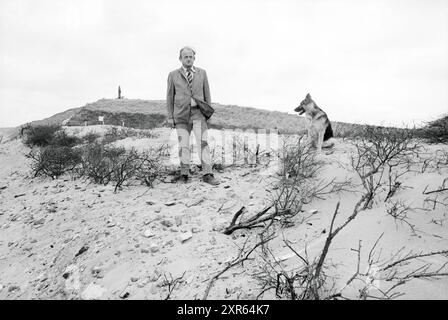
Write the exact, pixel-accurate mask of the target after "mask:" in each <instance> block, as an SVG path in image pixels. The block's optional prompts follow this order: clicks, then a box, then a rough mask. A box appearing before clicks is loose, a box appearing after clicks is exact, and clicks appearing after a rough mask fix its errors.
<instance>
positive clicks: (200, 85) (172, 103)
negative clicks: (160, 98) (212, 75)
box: [166, 67, 212, 124]
mask: <svg viewBox="0 0 448 320" xmlns="http://www.w3.org/2000/svg"><path fill="white" fill-rule="evenodd" d="M195 69H196V72H195V73H194V74H193V81H192V83H191V87H192V91H193V97H194V98H196V99H199V100H201V101H205V102H207V103H208V104H209V105H211V104H212V101H211V100H212V99H211V97H210V88H209V86H208V79H207V73H206V72H205V70H204V69H200V68H198V67H195ZM190 103H191V91H190V88H189V86H188V80H187V76H186V74H184V71H183V69H182V68H180V69H177V70H174V71H172V72H170V74H169V75H168V90H167V95H166V107H167V111H168V119H173V120H174V123H175V124H178V123H183V124H188V121H189V119H190Z"/></svg>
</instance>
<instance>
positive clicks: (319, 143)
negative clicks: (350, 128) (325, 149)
mask: <svg viewBox="0 0 448 320" xmlns="http://www.w3.org/2000/svg"><path fill="white" fill-rule="evenodd" d="M324 133H325V131H322V130H321V131H319V133H318V137H317V153H321V152H322V144H323V143H324Z"/></svg>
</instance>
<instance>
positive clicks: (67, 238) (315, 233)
mask: <svg viewBox="0 0 448 320" xmlns="http://www.w3.org/2000/svg"><path fill="white" fill-rule="evenodd" d="M98 127H99V126H98ZM70 130H74V131H73V132H72V133H76V134H80V135H83V134H85V133H86V130H96V131H98V130H100V129H99V128H91V127H90V128H89V127H86V128H82V127H81V128H70ZM156 132H157V137H155V138H153V139H146V138H145V139H136V138H126V139H124V140H121V141H117V142H116V143H117V144H118V145H124V146H126V147H131V146H134V147H136V148H138V149H145V148H146V147H147V146H151V145H155V144H159V143H167V142H169V131H168V130H167V129H158V130H156ZM220 134H221V133H220V132H219V131H217V130H215V131H214V132H212V133H211V135H212V136H214V137H216V139H215V140H219V137H220ZM440 148H443V146H428V152H429V154H433V153H435V152H436V150H437V149H440ZM445 148H446V146H445ZM350 150H351V149H350V146H349V145H348V144H347V143H345V142H343V141H340V140H337V141H336V146H335V148H334V152H333V153H332V154H330V155H325V156H322V159H323V160H324V161H325V162H326V165H325V168H324V170H323V172H322V173H321V175H322V179H324V180H325V179H327V180H328V181H329V180H331V179H332V178H334V177H335V178H336V179H338V180H343V179H344V178H346V177H350V176H353V177H354V173H353V172H350V171H349V170H348V169H347V168H345V167H344V166H343V164H344V163H345V164H347V163H348V155H349V151H350ZM27 152H28V149H27V148H26V147H25V146H24V145H23V144H22V143H21V142H20V141H19V140H12V141H8V142H6V143H3V144H0V163H1V167H0V299H120V298H121V299H164V298H165V297H166V296H167V294H168V288H167V287H164V286H163V281H164V280H165V279H166V278H167V279H170V278H171V277H172V278H174V279H175V278H177V277H180V276H182V275H183V278H182V280H181V281H180V283H179V285H178V286H177V287H176V288H175V290H173V292H172V293H171V296H170V298H171V299H199V298H201V297H202V296H203V294H204V291H205V288H206V286H207V283H208V281H209V280H210V278H211V277H212V276H213V275H215V274H216V273H218V272H219V271H221V270H222V269H223V268H224V267H225V265H226V263H227V262H229V261H230V260H231V259H232V258H234V257H235V255H236V254H237V252H238V248H239V247H240V246H242V244H243V243H244V242H245V241H246V239H248V238H251V237H252V236H253V235H255V234H256V232H257V230H256V229H255V230H250V231H247V230H242V231H237V232H235V233H234V234H233V235H231V236H227V235H224V234H223V232H222V231H223V228H224V227H226V226H227V225H228V224H229V223H230V221H231V219H232V217H233V215H234V214H235V212H236V211H237V210H238V209H239V208H241V206H245V207H246V208H247V210H248V213H247V215H250V214H253V213H256V212H259V211H260V210H261V209H263V208H264V207H265V206H266V205H267V204H268V203H269V199H270V196H271V194H272V190H273V185H274V183H275V181H276V178H275V175H273V174H272V170H270V169H269V168H267V167H263V166H258V167H248V166H246V167H244V166H243V167H230V168H226V169H225V170H224V171H223V172H218V173H216V177H217V178H218V179H219V180H220V181H221V184H220V185H219V186H217V187H210V186H209V185H207V184H205V183H203V182H202V181H201V180H200V176H199V174H195V175H193V178H192V182H191V183H189V184H186V185H180V184H170V183H158V184H157V185H156V186H155V188H153V189H148V188H147V187H145V186H142V185H133V186H128V187H125V188H124V189H123V190H122V191H120V192H118V193H117V194H114V193H113V187H112V186H110V185H108V186H101V185H94V184H91V183H88V182H85V181H83V180H73V179H72V178H71V177H70V176H63V177H60V178H59V179H56V180H51V179H48V178H46V179H44V178H31V174H30V169H29V166H28V165H29V159H27V158H26V157H25V154H26V153H27ZM195 161H197V159H196V160H195ZM446 176H447V170H446V169H445V171H442V172H425V173H423V174H422V173H409V174H408V175H406V177H405V178H403V179H404V184H405V185H406V186H408V187H406V188H403V189H400V190H399V191H398V192H397V194H396V195H395V196H394V197H396V199H401V200H403V201H405V202H406V203H408V204H410V205H412V207H414V208H420V209H415V210H413V211H411V212H410V213H409V214H408V216H409V221H410V222H412V224H414V225H415V228H416V229H417V232H415V233H413V232H411V230H410V228H409V227H408V226H407V225H406V224H402V223H400V222H397V221H395V220H394V219H393V218H392V217H391V216H390V215H388V214H387V213H386V207H385V206H386V205H387V204H385V203H384V201H383V200H384V196H383V197H382V198H381V197H380V200H379V201H377V202H376V203H375V205H374V206H373V209H371V210H366V211H364V212H361V213H360V214H359V216H358V217H357V218H356V219H355V220H354V221H353V222H352V223H351V224H349V225H348V227H347V228H345V229H344V230H343V231H342V232H341V233H340V234H339V235H338V236H337V237H336V238H335V239H334V242H333V244H332V247H331V250H330V254H329V256H328V262H329V263H331V264H332V265H335V266H336V268H335V269H329V271H328V272H329V274H330V275H333V276H334V277H335V279H336V280H335V281H336V286H340V285H343V283H345V282H346V281H347V279H348V278H350V277H351V275H352V274H353V272H354V271H355V269H356V261H357V256H356V253H355V252H353V250H351V249H354V248H357V247H358V241H359V240H362V247H363V251H362V257H361V261H364V262H365V261H366V256H367V254H368V251H369V248H371V247H372V245H373V244H374V242H375V241H376V239H377V238H378V237H379V236H380V235H381V234H384V235H383V237H382V239H381V241H380V243H379V245H378V247H380V248H381V249H382V257H384V258H387V257H390V255H392V254H393V253H394V252H397V251H398V250H399V249H400V248H402V247H403V246H404V247H405V249H406V251H409V250H414V251H415V252H421V251H424V252H430V251H437V250H443V249H444V250H446V249H447V248H448V221H447V219H448V214H447V209H446V207H443V206H440V205H439V206H437V207H436V209H434V210H432V209H428V205H427V204H425V203H424V200H425V198H426V197H427V196H425V195H423V194H422V191H423V189H424V188H425V186H427V185H429V186H430V188H431V189H434V188H436V187H437V186H439V185H440V184H441V182H442V181H443V178H444V177H446ZM357 199H358V195H357V194H355V193H342V194H339V195H328V196H327V197H326V198H325V199H323V200H321V199H317V200H315V201H313V202H312V203H310V204H308V205H306V206H305V207H304V208H303V210H304V216H305V215H306V214H308V213H309V212H314V214H313V215H312V216H311V218H309V219H308V220H307V222H306V223H299V222H300V221H301V220H302V219H303V216H296V217H294V218H293V222H295V224H294V225H293V226H290V227H287V228H280V227H276V229H277V235H278V236H277V238H276V239H274V240H273V241H272V242H271V243H270V248H271V250H272V252H273V254H274V255H275V256H276V257H277V258H282V259H284V261H283V266H284V267H285V268H286V269H288V268H289V269H290V268H293V267H294V265H297V264H299V263H300V261H298V258H297V257H293V256H292V255H291V251H290V250H289V249H288V248H287V247H286V246H285V244H284V243H283V240H282V239H283V237H284V238H287V239H288V240H289V241H291V243H292V245H293V246H294V248H295V249H296V250H297V251H298V252H304V249H305V247H306V248H307V254H308V255H309V256H310V257H313V256H314V255H316V254H317V253H319V252H320V250H322V247H323V243H324V241H325V237H326V231H327V230H328V227H329V224H330V221H331V217H332V214H333V212H334V209H335V206H336V203H337V202H339V201H340V203H341V206H340V215H339V216H338V218H337V219H336V224H340V223H342V222H343V221H344V220H345V219H344V218H345V217H347V216H348V215H349V214H350V213H351V212H352V210H353V206H354V204H355V203H356V201H357ZM422 208H426V209H427V210H422ZM422 261H423V262H430V263H433V264H434V265H440V266H441V264H443V263H444V261H446V259H445V260H443V257H440V256H435V257H431V258H428V259H427V260H425V259H422ZM261 263H262V262H261V261H260V259H257V258H256V259H254V260H251V261H248V262H247V263H245V264H244V267H235V268H232V269H230V270H229V271H228V272H226V273H225V274H224V275H223V276H222V277H221V278H220V279H219V280H217V281H216V283H215V285H214V286H213V287H212V289H211V291H210V294H209V299H254V298H255V297H257V295H258V293H259V292H260V285H259V283H258V282H257V280H256V279H254V278H253V277H252V275H253V274H254V273H255V272H257V271H259V268H260V264H261ZM412 267H413V266H412V265H409V266H406V267H405V269H406V268H412ZM363 268H365V264H362V265H361V269H363ZM361 271H362V270H361ZM377 285H378V286H384V287H386V286H387V285H388V284H382V283H378V284H377ZM352 290H353V291H354V292H355V291H356V288H353V289H352ZM399 291H400V292H403V293H405V295H403V296H401V297H400V299H448V277H445V278H440V279H437V280H425V279H415V280H413V281H411V282H410V283H408V284H406V285H405V286H403V287H401V288H400V290H399ZM272 298H275V296H274V292H269V293H266V294H264V295H263V296H261V299H272Z"/></svg>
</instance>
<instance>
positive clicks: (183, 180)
mask: <svg viewBox="0 0 448 320" xmlns="http://www.w3.org/2000/svg"><path fill="white" fill-rule="evenodd" d="M176 182H180V183H187V182H188V175H186V174H180V175H178V176H176V177H174V178H173V179H171V183H176Z"/></svg>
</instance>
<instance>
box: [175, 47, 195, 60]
mask: <svg viewBox="0 0 448 320" xmlns="http://www.w3.org/2000/svg"><path fill="white" fill-rule="evenodd" d="M184 50H190V51H191V52H193V55H194V56H195V55H196V52H195V51H194V49H193V48H192V47H189V46H186V47H183V48H182V49H180V51H179V59H181V58H182V52H184Z"/></svg>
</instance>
